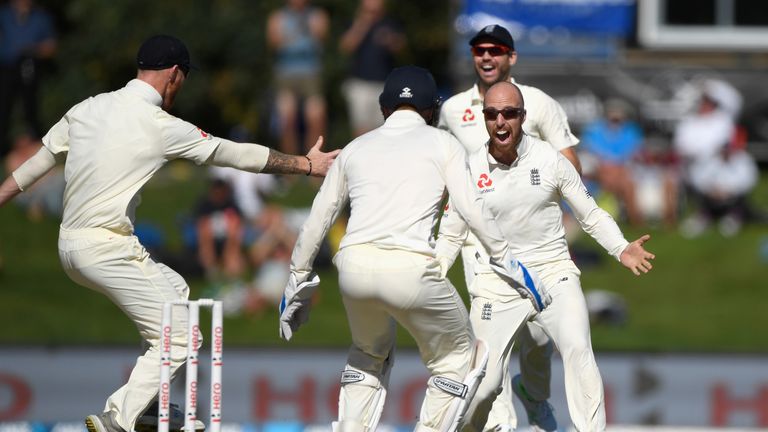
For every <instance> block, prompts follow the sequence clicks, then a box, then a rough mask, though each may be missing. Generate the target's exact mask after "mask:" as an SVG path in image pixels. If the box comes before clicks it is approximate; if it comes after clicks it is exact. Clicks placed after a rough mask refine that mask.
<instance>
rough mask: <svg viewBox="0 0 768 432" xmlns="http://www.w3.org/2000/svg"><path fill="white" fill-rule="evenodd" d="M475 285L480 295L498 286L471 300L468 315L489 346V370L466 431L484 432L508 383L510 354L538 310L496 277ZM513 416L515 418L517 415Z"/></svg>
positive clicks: (480, 277) (476, 279) (483, 278)
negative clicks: (490, 414)
mask: <svg viewBox="0 0 768 432" xmlns="http://www.w3.org/2000/svg"><path fill="white" fill-rule="evenodd" d="M472 283H473V285H474V286H472V287H470V292H477V291H478V289H477V287H478V286H481V287H485V288H489V287H491V286H495V288H494V289H490V290H479V291H482V292H483V293H484V295H483V296H478V295H475V296H473V297H472V305H471V307H470V312H469V316H470V321H471V323H472V330H473V331H474V333H475V336H476V337H477V338H478V339H480V340H482V341H485V343H486V344H487V345H488V366H487V368H486V372H485V378H483V381H482V382H481V383H480V386H479V387H478V388H477V392H476V393H475V397H474V399H473V400H472V403H471V404H470V406H469V410H468V411H467V412H468V413H469V414H468V415H469V416H470V419H469V424H468V426H467V427H466V428H465V429H464V430H465V431H482V430H488V428H486V427H485V426H486V425H487V424H488V416H489V413H490V411H491V406H492V405H493V403H494V400H496V398H497V395H498V394H499V392H500V391H501V386H502V383H503V380H505V379H507V376H508V373H507V371H508V369H509V354H510V352H511V350H512V346H513V344H514V341H515V335H516V334H517V332H518V331H519V330H520V329H521V328H523V327H525V323H526V322H528V320H529V319H531V317H533V316H534V315H535V314H536V310H535V309H534V307H533V304H532V303H531V301H530V300H529V299H527V298H523V297H521V296H520V294H519V293H518V292H517V291H515V290H514V289H513V288H512V287H511V286H509V284H507V283H506V282H504V281H503V280H502V279H501V278H499V277H498V276H496V274H493V273H482V274H478V275H475V277H474V278H473V280H472ZM505 291H506V292H507V293H508V294H507V295H498V294H494V293H503V292H505ZM512 415H513V416H514V411H513V412H512ZM505 420H506V419H505ZM505 424H507V421H505ZM490 426H491V427H490V430H493V429H494V427H495V426H496V424H493V425H490ZM510 426H511V428H512V429H514V428H515V427H516V424H513V423H510Z"/></svg>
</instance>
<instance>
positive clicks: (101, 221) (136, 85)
mask: <svg viewBox="0 0 768 432" xmlns="http://www.w3.org/2000/svg"><path fill="white" fill-rule="evenodd" d="M161 104H162V96H161V95H160V93H158V92H157V90H155V89H154V88H153V87H152V86H151V85H149V84H147V83H146V82H144V81H141V80H138V79H134V80H131V81H130V82H129V83H128V84H127V85H126V86H125V87H123V88H121V89H119V90H117V91H113V92H109V93H102V94H99V95H97V96H94V97H91V98H88V99H86V100H84V101H82V102H80V103H78V104H77V105H75V106H74V107H72V108H71V109H70V110H69V111H68V112H67V113H66V114H65V115H64V117H63V118H62V119H61V120H59V122H58V123H56V124H55V125H54V126H53V127H52V128H51V129H50V130H49V131H48V133H47V134H46V135H45V137H43V145H44V146H45V148H46V149H47V150H48V151H50V152H51V153H52V154H53V155H56V156H57V158H59V157H61V158H62V159H63V158H66V165H65V167H64V176H65V179H66V182H67V184H66V187H65V189H64V215H63V218H62V223H61V226H62V228H64V229H81V228H106V229H110V230H114V231H119V232H125V233H132V232H133V220H134V215H135V210H136V207H137V206H138V205H139V203H140V201H141V197H140V194H139V191H140V190H141V188H142V186H144V184H145V183H146V182H147V181H149V179H150V178H151V177H152V176H153V175H154V174H155V172H157V170H159V169H160V168H161V167H162V166H163V165H164V164H165V163H166V162H168V161H169V160H172V159H177V158H184V159H190V160H192V161H193V162H195V163H197V164H203V163H217V164H223V165H226V166H238V167H243V168H245V169H254V170H257V171H258V170H260V169H261V168H262V167H263V166H264V164H265V163H266V160H267V156H268V153H269V149H268V148H266V147H263V146H258V145H250V146H239V145H236V144H235V143H233V142H231V141H228V140H225V139H221V138H217V137H214V136H213V135H210V134H208V133H206V132H204V131H202V130H201V129H200V128H198V127H197V126H195V125H193V124H192V123H189V122H186V121H184V120H181V119H179V118H177V117H174V116H173V115H171V114H169V113H167V112H165V111H164V110H163V109H162V108H161ZM219 148H221V149H222V151H219V152H220V153H222V155H221V157H220V158H221V160H220V161H217V160H216V157H213V158H212V155H214V156H215V153H214V152H217V149H219ZM241 148H242V149H243V150H240V149H241ZM223 150H226V151H223ZM238 156H247V157H242V158H238ZM211 159H212V160H211Z"/></svg>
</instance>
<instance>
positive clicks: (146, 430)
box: [89, 403, 205, 432]
mask: <svg viewBox="0 0 768 432" xmlns="http://www.w3.org/2000/svg"><path fill="white" fill-rule="evenodd" d="M168 410H169V417H170V424H169V426H168V429H169V430H170V431H171V432H180V431H183V430H184V412H183V411H182V410H180V409H179V406H178V405H176V404H170V407H169V409H168ZM134 429H135V430H136V432H156V431H157V403H153V404H152V405H150V406H149V408H147V410H146V411H144V414H142V415H141V417H139V419H138V420H136V427H135V428H134ZM204 430H205V424H204V423H203V422H201V421H200V420H197V419H195V431H196V432H202V431H204ZM89 432H91V431H89Z"/></svg>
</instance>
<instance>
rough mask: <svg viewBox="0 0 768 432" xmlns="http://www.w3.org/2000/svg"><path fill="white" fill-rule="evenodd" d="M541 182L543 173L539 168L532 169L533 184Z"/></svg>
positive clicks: (536, 184)
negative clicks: (540, 172)
mask: <svg viewBox="0 0 768 432" xmlns="http://www.w3.org/2000/svg"><path fill="white" fill-rule="evenodd" d="M540 184H541V174H539V169H538V168H533V169H532V170H531V186H538V185H540Z"/></svg>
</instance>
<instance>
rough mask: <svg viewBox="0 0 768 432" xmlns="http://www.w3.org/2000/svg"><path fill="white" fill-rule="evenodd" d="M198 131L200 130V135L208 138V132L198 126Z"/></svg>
mask: <svg viewBox="0 0 768 432" xmlns="http://www.w3.org/2000/svg"><path fill="white" fill-rule="evenodd" d="M197 131H198V132H200V136H202V137H203V138H208V134H207V133H205V131H204V130H202V129H200V128H197Z"/></svg>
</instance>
